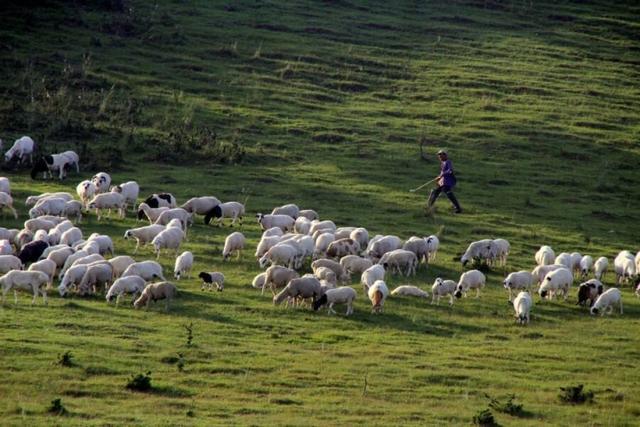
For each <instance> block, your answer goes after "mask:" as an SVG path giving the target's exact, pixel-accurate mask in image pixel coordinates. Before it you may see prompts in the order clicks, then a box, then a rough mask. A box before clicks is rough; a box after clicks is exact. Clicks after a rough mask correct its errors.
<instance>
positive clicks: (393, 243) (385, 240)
mask: <svg viewBox="0 0 640 427" xmlns="http://www.w3.org/2000/svg"><path fill="white" fill-rule="evenodd" d="M369 243H370V245H369V249H368V250H367V255H368V257H369V258H371V260H372V261H373V262H376V263H377V262H378V261H379V260H380V259H381V258H382V256H383V255H384V254H386V253H387V252H391V251H394V250H396V249H400V248H402V240H400V238H399V237H398V236H391V235H389V236H382V237H381V238H379V239H377V240H374V241H373V243H371V241H369Z"/></svg>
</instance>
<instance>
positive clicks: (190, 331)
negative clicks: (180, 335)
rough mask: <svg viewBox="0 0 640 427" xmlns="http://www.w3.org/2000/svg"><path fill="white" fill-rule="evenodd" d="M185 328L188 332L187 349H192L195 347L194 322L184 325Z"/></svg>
mask: <svg viewBox="0 0 640 427" xmlns="http://www.w3.org/2000/svg"><path fill="white" fill-rule="evenodd" d="M184 328H185V329H186V330H187V347H191V346H192V345H193V322H191V323H189V324H188V325H184Z"/></svg>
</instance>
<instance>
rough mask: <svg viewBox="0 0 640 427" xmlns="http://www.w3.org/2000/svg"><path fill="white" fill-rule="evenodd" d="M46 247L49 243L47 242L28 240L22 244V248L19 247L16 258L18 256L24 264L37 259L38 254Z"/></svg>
mask: <svg viewBox="0 0 640 427" xmlns="http://www.w3.org/2000/svg"><path fill="white" fill-rule="evenodd" d="M47 247H49V244H48V243H47V242H43V241H42V240H37V241H34V242H29V243H27V244H26V245H24V246H23V247H22V249H20V252H19V253H18V258H20V261H21V262H22V265H25V266H26V265H27V264H29V263H32V262H36V261H38V259H39V258H40V255H42V253H43V252H44V250H45V249H47Z"/></svg>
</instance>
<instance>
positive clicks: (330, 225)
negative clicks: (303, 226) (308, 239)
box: [309, 219, 337, 236]
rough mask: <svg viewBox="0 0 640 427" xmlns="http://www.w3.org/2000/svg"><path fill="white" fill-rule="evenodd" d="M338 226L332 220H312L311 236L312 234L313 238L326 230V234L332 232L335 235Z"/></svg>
mask: <svg viewBox="0 0 640 427" xmlns="http://www.w3.org/2000/svg"><path fill="white" fill-rule="evenodd" d="M336 229H337V227H336V224H335V223H334V222H333V221H331V220H328V219H326V220H324V221H318V220H312V221H311V228H310V229H309V234H311V235H312V236H313V235H314V234H315V233H316V232H317V231H320V230H324V232H325V233H326V232H331V233H334V234H335V232H336Z"/></svg>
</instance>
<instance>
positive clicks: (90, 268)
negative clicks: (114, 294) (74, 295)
mask: <svg viewBox="0 0 640 427" xmlns="http://www.w3.org/2000/svg"><path fill="white" fill-rule="evenodd" d="M112 281H113V267H112V266H111V264H109V263H108V262H96V263H92V264H89V265H87V271H85V273H84V276H82V280H81V281H80V283H79V284H78V294H79V295H81V296H84V295H90V294H93V293H96V292H97V291H98V289H99V287H100V286H101V285H102V286H104V289H105V291H106V289H107V286H108V285H109V284H110V283H111V282H112Z"/></svg>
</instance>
